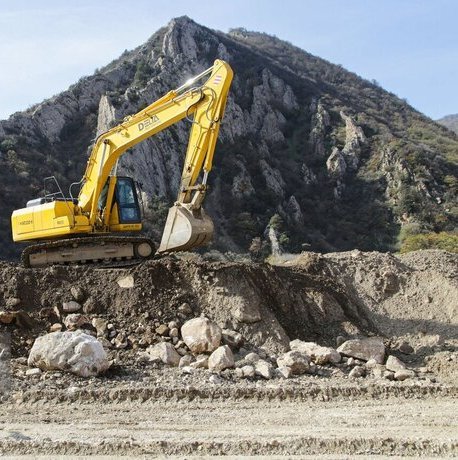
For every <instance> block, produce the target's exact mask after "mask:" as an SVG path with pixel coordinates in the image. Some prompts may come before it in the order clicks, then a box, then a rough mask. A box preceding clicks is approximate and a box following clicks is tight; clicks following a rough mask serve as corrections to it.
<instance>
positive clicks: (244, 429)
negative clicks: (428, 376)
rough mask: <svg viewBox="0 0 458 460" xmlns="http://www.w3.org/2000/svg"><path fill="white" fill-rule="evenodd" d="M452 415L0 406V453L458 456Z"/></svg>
mask: <svg viewBox="0 0 458 460" xmlns="http://www.w3.org/2000/svg"><path fill="white" fill-rule="evenodd" d="M457 413H458V402H457V401H456V398H453V397H435V398H431V397H428V398H425V399H405V398H392V397H389V398H387V399H385V400H383V401H380V400H371V399H369V398H364V397H363V398H347V399H340V400H337V401H334V400H330V401H326V402H323V401H313V400H302V401H298V400H289V401H279V400H270V401H269V400H267V399H261V400H256V399H249V400H239V401H237V400H234V399H232V398H230V399H228V400H213V401H209V400H204V399H194V400H191V399H188V400H186V399H184V400H180V401H177V400H167V399H165V398H160V399H157V400H152V399H151V400H148V401H145V402H140V401H125V402H111V403H106V404H105V403H85V404H84V403H83V404H82V403H81V400H80V401H78V402H75V403H68V402H66V403H61V404H53V403H51V402H43V401H41V402H37V403H27V404H19V405H17V404H10V405H5V406H4V407H3V410H2V413H1V415H0V428H1V430H0V452H1V453H2V454H17V455H21V454H22V455H24V454H25V455H40V454H41V455H48V456H49V455H94V454H96V455H116V456H122V455H129V456H142V455H173V456H186V455H215V454H217V455H234V456H240V455H243V456H245V455H285V454H286V455H362V456H366V455H371V454H375V455H382V456H393V455H398V456H411V455H413V456H421V457H428V456H430V457H434V456H439V457H445V456H455V455H457V454H458V418H457V416H456V414H457ZM340 458H342V457H340Z"/></svg>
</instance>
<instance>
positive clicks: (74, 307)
mask: <svg viewBox="0 0 458 460" xmlns="http://www.w3.org/2000/svg"><path fill="white" fill-rule="evenodd" d="M62 310H64V312H66V313H75V312H77V311H79V310H81V305H80V304H79V303H78V302H75V301H74V300H70V302H64V303H63V304H62Z"/></svg>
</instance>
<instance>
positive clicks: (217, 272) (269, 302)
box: [0, 251, 458, 372]
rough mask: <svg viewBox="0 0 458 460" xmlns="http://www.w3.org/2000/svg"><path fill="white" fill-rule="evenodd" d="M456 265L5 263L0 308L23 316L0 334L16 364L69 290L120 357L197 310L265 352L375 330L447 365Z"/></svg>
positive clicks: (356, 256) (374, 259)
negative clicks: (102, 324)
mask: <svg viewBox="0 0 458 460" xmlns="http://www.w3.org/2000/svg"><path fill="white" fill-rule="evenodd" d="M457 262H458V256H456V255H452V254H448V253H445V252H443V251H421V252H417V253H413V254H408V255H404V256H401V257H397V256H393V255H391V254H380V253H375V252H373V253H362V252H360V251H352V252H347V253H333V254H327V255H320V254H314V253H304V254H301V255H300V256H298V257H296V258H295V259H293V260H290V261H288V262H285V263H283V264H280V265H268V264H250V263H232V262H208V261H205V260H203V259H201V258H199V257H194V258H193V259H192V260H187V259H185V258H183V257H181V258H180V257H167V258H163V259H159V260H154V261H148V262H146V263H143V264H141V265H138V266H135V267H131V268H127V269H102V268H94V267H89V266H88V267H63V266H61V267H51V268H46V269H25V268H22V267H19V266H16V265H12V264H5V263H3V264H1V265H0V282H1V288H0V310H5V311H15V312H19V313H20V314H18V317H17V318H19V319H17V322H18V323H20V324H18V325H16V326H13V327H12V326H11V325H1V324H0V327H1V328H2V329H3V330H5V329H7V330H8V331H9V332H10V333H11V334H12V354H13V357H18V356H27V353H28V351H29V349H30V347H31V345H32V344H33V340H34V338H35V337H36V336H37V335H38V334H40V333H44V332H47V331H49V329H50V327H51V325H52V324H53V323H56V322H62V319H63V316H65V315H64V313H63V311H62V305H63V302H67V301H70V300H73V299H74V298H75V293H77V295H76V296H77V297H79V299H78V300H79V302H80V303H81V304H82V311H81V313H82V314H84V315H86V316H87V318H88V322H89V323H90V322H91V321H92V319H93V318H96V317H99V318H104V319H106V321H107V322H108V323H110V324H111V326H112V331H113V333H112V334H111V335H110V338H111V339H112V340H114V341H115V342H116V341H117V342H116V343H117V344H118V345H119V347H117V348H119V350H120V351H119V353H118V359H120V360H121V361H123V360H126V361H127V360H129V359H130V354H129V353H131V352H132V351H135V350H136V349H138V348H141V347H146V346H148V345H150V344H152V343H155V342H157V341H159V340H160V339H161V337H160V334H158V333H157V331H156V329H157V327H158V326H160V325H161V324H167V322H169V321H177V320H178V321H179V322H181V323H182V322H183V321H185V320H186V319H189V318H191V317H195V316H199V315H200V314H205V315H206V316H208V317H210V318H211V319H213V320H214V321H216V322H217V323H218V324H219V325H220V326H221V327H223V328H228V329H233V330H237V331H238V332H240V333H241V334H242V335H243V337H244V338H245V340H246V342H247V343H249V344H250V345H251V346H254V347H260V348H263V349H264V350H265V351H266V352H268V353H276V352H279V351H282V350H285V349H286V348H287V345H288V342H289V340H292V339H296V338H299V339H302V340H306V341H316V342H318V343H320V344H323V345H331V346H335V344H336V342H335V341H336V337H337V336H339V335H340V336H343V337H345V338H350V337H354V336H358V335H364V336H370V335H381V336H383V337H385V338H386V339H387V343H388V344H390V343H391V346H392V348H396V347H397V346H398V345H399V344H400V343H401V342H402V341H403V340H407V341H408V342H409V343H410V344H411V345H413V346H414V347H415V351H416V354H415V358H414V357H412V358H411V361H412V362H414V359H417V360H420V361H424V360H425V358H426V357H428V356H429V355H433V354H434V353H435V352H441V353H445V358H444V359H448V358H449V354H448V353H451V352H453V351H454V349H455V347H456V345H457V344H458V286H457V284H458V281H457V277H456V272H457V266H458V264H457ZM183 305H185V307H186V308H183ZM18 326H19V327H18ZM121 345H122V346H121ZM441 362H442V361H441ZM417 364H418V363H417ZM437 367H440V366H439V365H438V366H437ZM449 367H451V368H454V369H455V371H453V370H451V371H450V372H456V367H457V366H449Z"/></svg>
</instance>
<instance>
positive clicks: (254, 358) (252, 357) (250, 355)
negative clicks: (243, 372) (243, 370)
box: [243, 353, 261, 363]
mask: <svg viewBox="0 0 458 460" xmlns="http://www.w3.org/2000/svg"><path fill="white" fill-rule="evenodd" d="M243 359H244V360H245V361H246V362H248V363H254V362H256V361H259V360H260V359H261V358H260V357H259V355H258V354H257V353H248V354H247V355H245V358H243Z"/></svg>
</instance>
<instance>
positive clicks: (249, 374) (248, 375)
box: [240, 364, 255, 378]
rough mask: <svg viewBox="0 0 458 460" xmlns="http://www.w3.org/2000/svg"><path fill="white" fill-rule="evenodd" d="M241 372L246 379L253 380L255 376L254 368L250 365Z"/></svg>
mask: <svg viewBox="0 0 458 460" xmlns="http://www.w3.org/2000/svg"><path fill="white" fill-rule="evenodd" d="M240 370H241V371H242V376H243V377H244V378H252V377H254V376H255V369H254V367H253V366H250V365H249V364H247V365H246V366H243V367H241V368H240Z"/></svg>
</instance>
